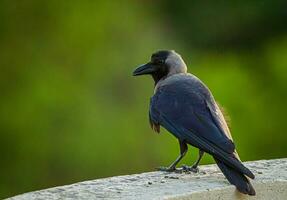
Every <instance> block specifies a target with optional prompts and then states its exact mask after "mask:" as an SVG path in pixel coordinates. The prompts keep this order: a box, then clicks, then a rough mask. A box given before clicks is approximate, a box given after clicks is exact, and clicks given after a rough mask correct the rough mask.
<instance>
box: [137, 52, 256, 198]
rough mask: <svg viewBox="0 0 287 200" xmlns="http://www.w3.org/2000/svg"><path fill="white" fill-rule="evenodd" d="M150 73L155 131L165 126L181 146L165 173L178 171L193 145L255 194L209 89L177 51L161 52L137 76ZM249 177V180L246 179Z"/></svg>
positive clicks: (243, 189) (239, 186) (240, 187)
mask: <svg viewBox="0 0 287 200" xmlns="http://www.w3.org/2000/svg"><path fill="white" fill-rule="evenodd" d="M141 74H151V75H152V76H153V78H154V81H155V93H154V95H153V97H152V98H151V101H150V110H149V117H150V123H151V126H152V128H153V129H154V130H155V131H157V132H159V131H160V130H159V127H160V126H163V127H164V128H166V129H167V130H168V131H169V132H170V133H172V134H173V135H174V136H175V137H176V138H177V139H178V140H179V144H180V150H181V152H180V156H179V157H178V158H177V160H176V161H175V162H174V163H172V165H171V166H170V167H169V168H164V169H165V170H166V171H172V170H175V166H176V164H177V163H178V162H179V161H180V160H181V158H182V157H183V156H184V155H185V153H186V151H187V145H186V144H190V145H192V146H194V147H197V148H199V149H200V152H201V154H200V157H199V159H198V161H197V163H196V164H195V165H194V166H193V167H194V168H196V167H197V165H198V163H199V161H200V159H201V156H202V155H203V152H206V153H209V154H210V155H212V156H213V157H214V159H215V161H216V163H217V165H218V166H219V168H220V169H221V171H222V172H223V174H224V175H225V177H226V178H227V180H228V181H229V182H230V183H231V184H233V185H235V186H236V188H237V189H238V190H239V191H240V192H242V193H245V194H249V195H255V190H254V188H253V187H252V185H251V183H250V181H249V180H248V178H247V177H250V178H252V179H253V178H254V175H253V173H252V172H251V171H250V170H249V169H248V168H246V167H245V166H244V165H243V164H242V163H241V162H240V159H239V156H238V154H237V152H236V150H235V145H234V143H233V140H232V137H231V134H230V131H229V129H228V127H227V124H226V122H225V119H224V117H223V115H222V113H221V111H220V109H219V107H218V105H217V104H216V102H215V100H214V97H213V96H212V94H211V92H210V91H209V89H208V88H207V87H206V86H205V85H204V83H202V82H201V81H200V80H199V79H198V78H197V77H195V76H194V75H192V74H189V73H187V72H186V65H185V63H184V61H183V60H182V58H181V57H180V56H179V55H178V54H177V53H175V52H174V51H159V52H157V53H155V54H153V55H152V57H151V62H149V63H148V64H146V65H143V66H141V67H139V68H138V69H136V70H135V72H134V75H141ZM246 176H247V177H246Z"/></svg>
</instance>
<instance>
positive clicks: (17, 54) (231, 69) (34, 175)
mask: <svg viewBox="0 0 287 200" xmlns="http://www.w3.org/2000/svg"><path fill="white" fill-rule="evenodd" d="M286 8H287V2H286V1H278V0H277V1H276V0H274V1H270V0H269V1H266V0H265V1H264V0H263V1H262V0H260V1H259V0H255V1H247V0H242V1H232V2H226V1H211V0H210V1H201V0H195V1H183V0H179V1H171V0H169V1H163V0H162V1H151V0H147V1H144V0H136V1H132V0H122V1H106V0H103V1H73V0H71V1H58V0H49V1H38V0H37V1H36V0H34V1H33V0H30V1H29V0H28V1H11V0H1V1H0V89H1V90H0V91H1V95H0V198H4V197H8V196H12V195H16V194H20V193H23V192H27V191H32V190H37V189H43V188H47V187H52V186H56V185H63V184H69V183H74V182H78V181H84V180H89V179H96V178H100V177H107V176H113V175H120V174H129V173H140V172H144V171H151V170H154V168H155V167H157V166H160V165H168V164H170V162H172V161H173V160H174V159H175V157H176V156H177V155H178V143H177V141H176V139H174V138H173V136H171V135H170V134H169V133H167V132H166V131H165V130H163V129H162V134H160V135H157V134H155V133H154V132H152V130H151V129H150V127H149V123H148V106H149V98H150V97H151V95H152V94H153V82H152V80H151V78H150V77H148V76H147V77H139V78H134V77H132V75H131V74H132V71H133V69H134V68H135V67H136V66H137V65H139V64H142V63H145V62H147V61H148V60H149V57H150V55H151V54H152V53H153V52H154V51H156V50H158V49H174V50H176V51H177V52H178V53H180V54H181V55H182V57H183V58H184V59H185V61H186V63H187V65H188V70H189V72H191V73H193V74H195V75H196V76H198V77H199V78H200V79H202V80H203V81H204V82H205V83H206V84H207V85H208V86H209V88H210V89H211V90H212V92H213V94H214V96H215V98H216V99H217V101H218V102H219V103H220V104H221V105H222V106H223V107H224V108H225V110H226V111H227V113H228V115H229V117H230V118H231V131H232V134H233V138H234V140H235V142H236V145H237V150H238V152H239V154H240V156H241V159H242V160H258V159H271V158H280V157H286V155H287V146H286V139H287V136H286V133H285V132H286V131H285V127H286V111H287V109H286V102H287V93H286V91H287V22H286V19H287V12H286ZM196 157H197V150H196V149H195V148H190V151H189V153H188V154H187V156H186V158H185V159H184V161H183V162H182V163H186V164H191V163H192V162H193V161H194V160H195V159H196ZM212 162H213V160H212V159H211V158H210V157H209V156H205V157H204V159H203V161H202V164H207V163H212Z"/></svg>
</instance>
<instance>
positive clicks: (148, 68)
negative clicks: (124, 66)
mask: <svg viewBox="0 0 287 200" xmlns="http://www.w3.org/2000/svg"><path fill="white" fill-rule="evenodd" d="M155 71H156V66H154V65H153V64H152V63H150V62H149V63H147V64H144V65H141V66H139V67H138V68H136V69H135V71H134V72H133V75H134V76H139V75H144V74H151V73H153V72H155Z"/></svg>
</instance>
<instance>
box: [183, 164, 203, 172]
mask: <svg viewBox="0 0 287 200" xmlns="http://www.w3.org/2000/svg"><path fill="white" fill-rule="evenodd" d="M182 170H183V171H185V172H193V173H198V172H199V169H198V167H197V166H187V165H183V166H182Z"/></svg>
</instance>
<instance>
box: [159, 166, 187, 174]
mask: <svg viewBox="0 0 287 200" xmlns="http://www.w3.org/2000/svg"><path fill="white" fill-rule="evenodd" d="M156 169H157V170H158V171H162V172H176V173H181V172H182V169H177V168H175V167H157V168H156Z"/></svg>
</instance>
